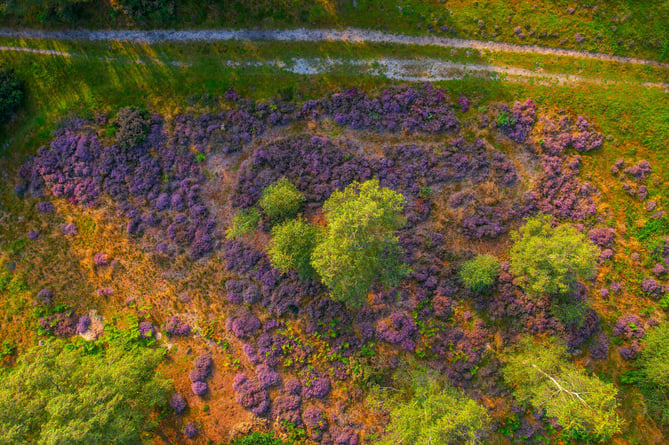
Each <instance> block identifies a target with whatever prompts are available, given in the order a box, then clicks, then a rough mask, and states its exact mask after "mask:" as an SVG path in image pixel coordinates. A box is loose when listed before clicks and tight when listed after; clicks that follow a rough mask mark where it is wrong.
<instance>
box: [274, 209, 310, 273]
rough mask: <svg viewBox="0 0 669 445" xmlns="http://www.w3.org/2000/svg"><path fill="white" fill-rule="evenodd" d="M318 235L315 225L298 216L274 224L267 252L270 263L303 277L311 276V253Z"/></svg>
mask: <svg viewBox="0 0 669 445" xmlns="http://www.w3.org/2000/svg"><path fill="white" fill-rule="evenodd" d="M318 235H319V231H318V228H317V227H315V226H313V225H311V224H308V223H307V222H305V221H304V220H303V219H302V218H299V217H298V218H297V219H291V220H289V221H286V222H284V223H282V224H280V225H277V226H274V228H272V237H273V239H272V244H271V245H270V248H269V250H268V252H267V253H268V255H269V259H270V261H271V262H272V265H273V266H274V267H276V268H277V269H279V270H282V271H284V272H286V271H288V270H296V271H297V273H298V274H299V275H300V276H302V277H304V278H313V277H314V276H315V272H314V269H313V267H312V266H311V254H312V252H313V251H314V248H315V247H316V243H317V242H318Z"/></svg>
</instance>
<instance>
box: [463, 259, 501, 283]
mask: <svg viewBox="0 0 669 445" xmlns="http://www.w3.org/2000/svg"><path fill="white" fill-rule="evenodd" d="M497 275H499V260H497V258H495V257H494V256H492V255H489V254H484V255H476V257H474V258H472V259H471V260H469V261H466V262H465V263H464V264H463V265H462V268H461V269H460V273H459V277H460V280H461V281H462V282H463V283H464V285H465V286H467V287H468V288H469V289H471V290H473V291H474V292H483V291H484V290H486V289H488V288H489V287H490V286H492V285H493V284H495V279H496V278H497Z"/></svg>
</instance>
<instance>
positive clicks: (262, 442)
mask: <svg viewBox="0 0 669 445" xmlns="http://www.w3.org/2000/svg"><path fill="white" fill-rule="evenodd" d="M232 445H284V443H283V442H281V441H280V440H279V439H277V438H275V437H274V433H259V432H258V431H254V432H253V433H251V434H249V435H248V436H244V437H240V438H239V439H236V440H234V441H233V442H232Z"/></svg>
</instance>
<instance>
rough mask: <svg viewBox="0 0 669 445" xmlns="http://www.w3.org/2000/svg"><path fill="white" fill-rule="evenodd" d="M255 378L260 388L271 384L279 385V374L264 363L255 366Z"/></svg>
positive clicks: (265, 387)
mask: <svg viewBox="0 0 669 445" xmlns="http://www.w3.org/2000/svg"><path fill="white" fill-rule="evenodd" d="M255 380H256V381H257V382H258V385H259V386H260V387H261V388H262V389H267V388H269V387H271V386H277V385H279V384H280V383H281V376H280V375H279V373H278V372H276V371H275V370H273V369H272V368H270V367H269V366H267V365H266V364H264V363H261V364H260V365H258V366H257V367H256V377H255Z"/></svg>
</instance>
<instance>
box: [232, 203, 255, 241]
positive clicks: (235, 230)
mask: <svg viewBox="0 0 669 445" xmlns="http://www.w3.org/2000/svg"><path fill="white" fill-rule="evenodd" d="M259 221H260V212H259V211H258V209H256V208H255V207H251V208H250V209H242V210H239V211H238V212H237V214H236V215H235V217H234V218H233V219H232V224H231V225H230V227H229V228H228V231H227V232H226V235H225V237H226V238H227V239H238V238H241V237H242V236H244V235H246V234H249V233H252V232H254V231H255V230H256V227H258V222H259Z"/></svg>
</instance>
